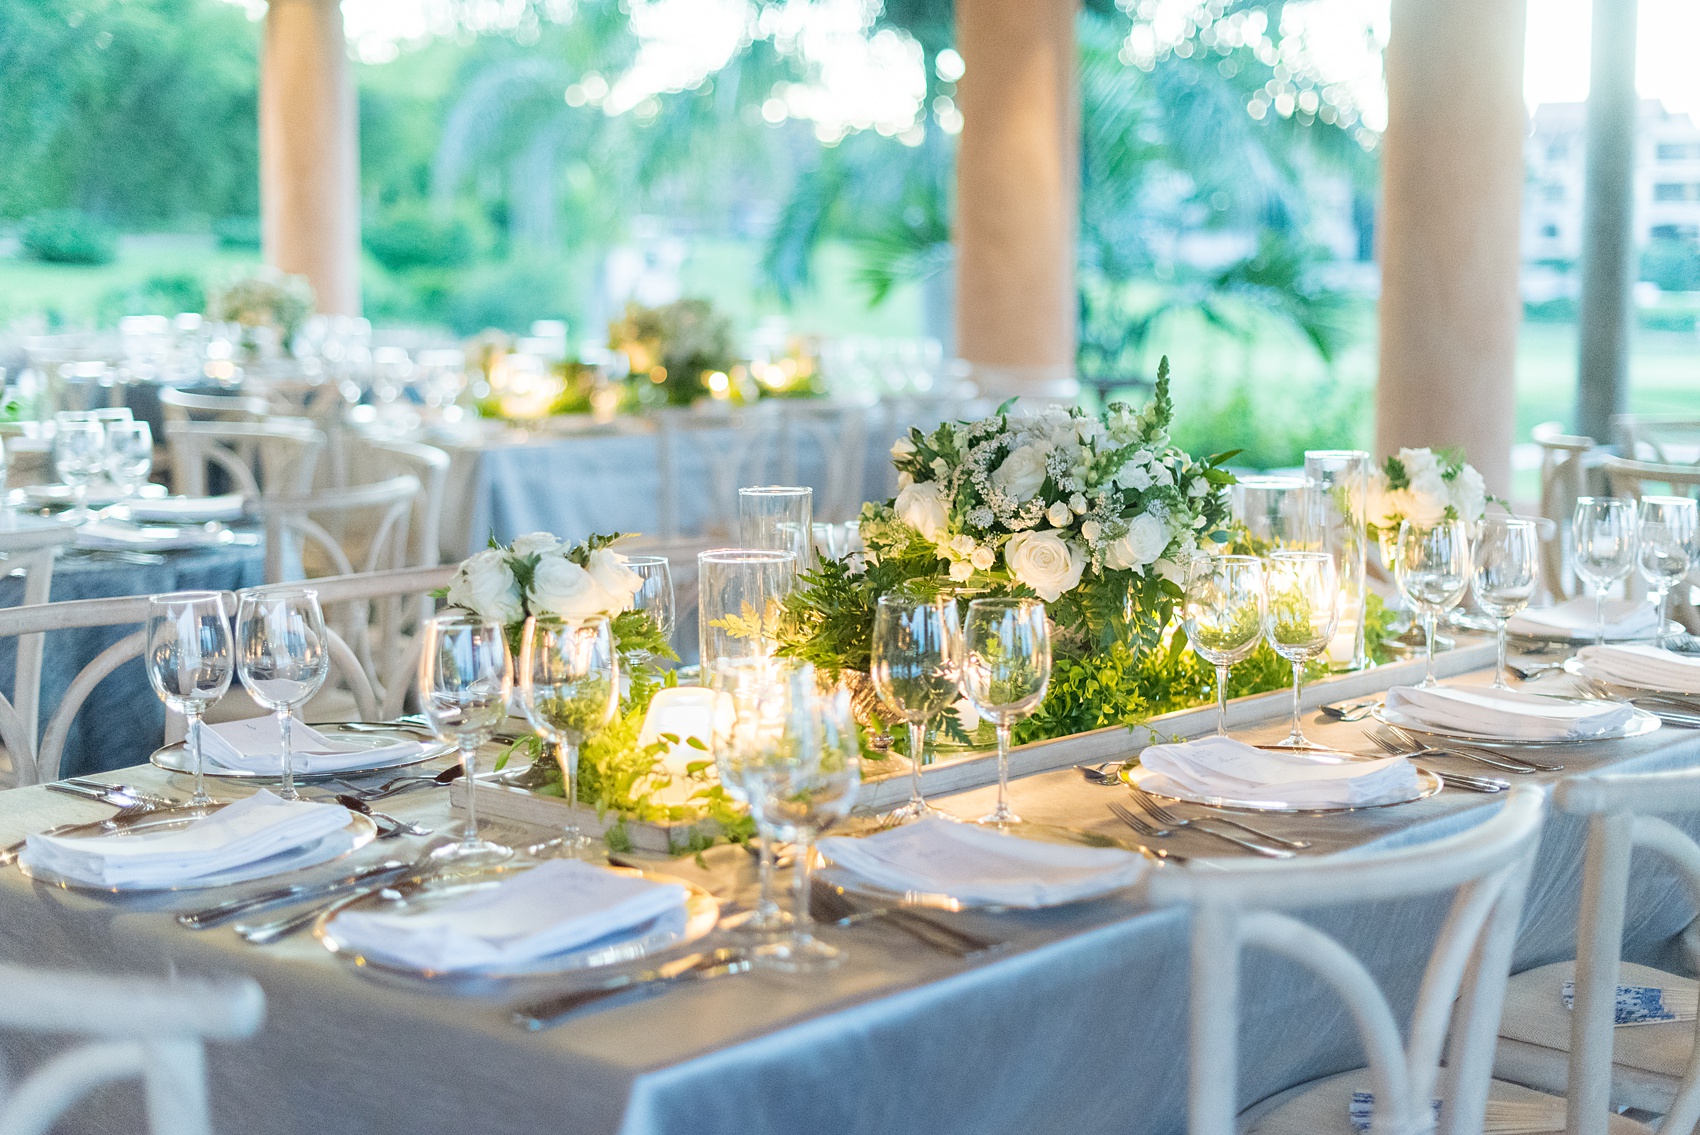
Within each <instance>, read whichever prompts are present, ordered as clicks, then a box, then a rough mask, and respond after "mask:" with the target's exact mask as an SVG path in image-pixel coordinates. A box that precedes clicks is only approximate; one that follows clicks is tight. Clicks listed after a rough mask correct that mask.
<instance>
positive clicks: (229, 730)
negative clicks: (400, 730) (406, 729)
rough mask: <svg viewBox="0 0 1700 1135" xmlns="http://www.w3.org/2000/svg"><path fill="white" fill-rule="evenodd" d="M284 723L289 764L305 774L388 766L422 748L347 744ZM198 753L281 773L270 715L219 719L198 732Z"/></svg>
mask: <svg viewBox="0 0 1700 1135" xmlns="http://www.w3.org/2000/svg"><path fill="white" fill-rule="evenodd" d="M290 721H291V724H290V727H289V753H290V762H289V763H290V767H291V769H292V770H293V771H294V772H296V773H304V774H306V775H308V776H312V775H314V774H317V773H324V772H347V771H348V770H350V769H357V768H373V767H376V766H378V765H387V764H394V763H396V762H398V761H404V760H406V759H407V758H408V757H411V756H415V755H417V754H418V753H420V752H422V751H423V750H424V748H425V744H424V742H421V741H406V740H403V741H396V742H395V743H394V744H390V745H379V746H375V747H374V746H372V745H351V744H347V743H345V742H342V741H333V740H331V739H330V738H329V737H326V736H325V735H324V734H323V733H320V732H319V731H318V730H317V729H314V728H313V727H312V726H310V725H308V724H306V723H305V722H303V721H302V720H301V719H300V718H298V717H296V718H291V719H290ZM201 755H202V756H203V757H205V758H206V759H207V760H209V761H211V762H213V763H214V764H217V765H220V766H222V767H224V768H228V769H235V770H237V771H239V772H249V773H254V774H255V775H257V776H277V775H279V774H281V773H282V772H283V732H282V730H280V729H279V728H278V723H277V718H276V717H275V716H274V715H272V714H267V715H266V716H264V717H247V718H243V719H242V720H240V721H221V722H219V723H218V724H217V725H209V726H207V727H206V728H204V729H202V730H201Z"/></svg>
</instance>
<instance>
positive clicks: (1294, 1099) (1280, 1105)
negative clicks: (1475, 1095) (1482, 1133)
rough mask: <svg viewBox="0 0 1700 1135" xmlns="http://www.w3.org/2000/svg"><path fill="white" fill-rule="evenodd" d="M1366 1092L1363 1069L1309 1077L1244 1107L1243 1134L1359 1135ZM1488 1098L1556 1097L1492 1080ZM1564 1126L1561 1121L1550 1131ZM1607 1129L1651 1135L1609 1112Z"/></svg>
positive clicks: (1366, 1075)
mask: <svg viewBox="0 0 1700 1135" xmlns="http://www.w3.org/2000/svg"><path fill="white" fill-rule="evenodd" d="M1370 1090H1371V1089H1370V1078H1369V1069H1367V1068H1359V1069H1357V1070H1356V1071H1353V1072H1342V1073H1340V1074H1339V1075H1337V1076H1329V1077H1326V1078H1325V1079H1321V1080H1313V1081H1312V1082H1311V1083H1309V1084H1303V1085H1300V1086H1299V1087H1297V1088H1292V1089H1289V1090H1288V1091H1285V1092H1282V1093H1281V1094H1280V1095H1279V1096H1275V1097H1273V1098H1272V1099H1269V1100H1265V1101H1264V1102H1263V1103H1261V1104H1257V1105H1254V1106H1252V1107H1250V1108H1248V1109H1246V1113H1245V1114H1244V1115H1242V1116H1241V1117H1240V1119H1241V1126H1240V1132H1241V1135H1357V1131H1356V1129H1355V1128H1354V1127H1353V1126H1352V1121H1351V1118H1350V1115H1349V1109H1350V1107H1351V1101H1352V1093H1353V1092H1367V1091H1370ZM1488 1098H1489V1099H1490V1100H1498V1101H1502V1102H1511V1103H1517V1102H1529V1101H1535V1100H1540V1099H1550V1098H1555V1097H1549V1096H1545V1095H1543V1093H1541V1092H1537V1091H1534V1090H1533V1089H1531V1088H1525V1087H1522V1086H1521V1085H1518V1084H1508V1083H1506V1082H1504V1081H1502V1080H1495V1081H1494V1082H1493V1084H1492V1086H1491V1088H1490V1089H1489V1091H1488ZM1563 1130H1564V1123H1563V1121H1562V1119H1561V1120H1560V1121H1559V1123H1558V1125H1557V1126H1556V1127H1554V1128H1553V1131H1554V1132H1559V1133H1561V1132H1563ZM1606 1130H1607V1131H1608V1132H1609V1133H1610V1135H1651V1129H1650V1128H1648V1127H1645V1126H1643V1125H1641V1124H1639V1123H1636V1122H1635V1121H1634V1120H1632V1119H1626V1118H1624V1117H1623V1116H1621V1115H1614V1116H1612V1117H1611V1122H1610V1125H1609V1126H1608V1127H1607V1128H1606Z"/></svg>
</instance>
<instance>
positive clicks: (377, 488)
mask: <svg viewBox="0 0 1700 1135" xmlns="http://www.w3.org/2000/svg"><path fill="white" fill-rule="evenodd" d="M419 493H420V488H419V478H417V477H414V476H412V475H410V474H404V475H402V476H400V477H391V478H390V479H389V480H387V481H379V482H377V483H375V484H371V485H356V486H354V487H352V488H347V489H320V490H317V491H315V492H313V493H310V494H305V495H301V496H287V497H265V498H262V499H261V500H260V502H259V506H258V508H259V513H260V517H261V519H262V520H263V521H264V523H265V530H266V582H267V583H283V582H286V581H290V580H295V579H301V578H304V577H306V576H308V575H312V574H315V569H317V570H316V574H318V575H355V574H358V573H360V572H369V571H382V570H387V569H393V568H400V567H405V566H407V559H408V550H409V544H408V521H409V519H410V518H411V516H412V515H413V510H414V506H415V502H416V501H417V499H418V497H419Z"/></svg>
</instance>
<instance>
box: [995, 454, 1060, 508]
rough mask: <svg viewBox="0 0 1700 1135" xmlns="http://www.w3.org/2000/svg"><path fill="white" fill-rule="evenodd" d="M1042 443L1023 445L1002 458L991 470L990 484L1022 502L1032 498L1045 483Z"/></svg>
mask: <svg viewBox="0 0 1700 1135" xmlns="http://www.w3.org/2000/svg"><path fill="white" fill-rule="evenodd" d="M1047 452H1048V451H1047V450H1046V448H1045V447H1044V446H1042V445H1024V446H1022V447H1021V448H1019V449H1017V450H1015V451H1014V452H1013V453H1011V454H1010V455H1009V456H1008V457H1006V458H1004V459H1003V464H1001V465H999V466H998V467H997V468H996V469H995V470H993V471H992V484H994V485H996V486H997V487H998V488H1000V489H1002V490H1003V491H1004V492H1006V493H1008V494H1009V495H1010V496H1012V497H1014V498H1015V499H1016V500H1018V501H1021V502H1023V503H1025V502H1027V501H1030V500H1032V499H1033V497H1034V496H1035V495H1037V494H1038V492H1039V487H1040V486H1041V485H1043V484H1044V483H1045V456H1046V453H1047Z"/></svg>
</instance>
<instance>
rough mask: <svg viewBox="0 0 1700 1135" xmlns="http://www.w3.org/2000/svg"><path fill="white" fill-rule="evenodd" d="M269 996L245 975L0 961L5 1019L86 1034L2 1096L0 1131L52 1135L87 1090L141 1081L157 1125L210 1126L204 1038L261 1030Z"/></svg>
mask: <svg viewBox="0 0 1700 1135" xmlns="http://www.w3.org/2000/svg"><path fill="white" fill-rule="evenodd" d="M265 1009H266V1000H265V994H264V993H263V992H261V990H260V987H259V985H257V984H256V983H255V982H253V981H251V980H248V979H243V980H240V981H226V982H222V983H219V984H211V983H206V982H187V981H173V982H167V981H160V980H157V979H146V978H128V977H106V976H96V975H92V974H83V973H70V972H63V971H51V970H33V969H19V968H16V967H12V966H3V967H0V1028H4V1029H12V1030H18V1031H27V1032H32V1033H54V1034H66V1033H68V1034H71V1035H73V1036H75V1037H79V1038H85V1039H83V1040H82V1043H79V1044H75V1045H73V1046H72V1047H70V1048H67V1049H65V1050H63V1051H61V1052H59V1053H58V1054H57V1055H55V1056H53V1057H51V1058H50V1059H48V1060H47V1061H45V1062H44V1063H43V1064H41V1065H40V1066H39V1067H37V1068H36V1069H34V1070H33V1071H32V1072H31V1073H30V1074H29V1076H27V1077H25V1078H24V1079H23V1080H22V1081H21V1082H19V1083H18V1084H16V1085H13V1086H12V1087H11V1089H10V1090H9V1091H7V1092H5V1094H4V1096H3V1098H0V1135H46V1133H47V1132H49V1131H51V1130H54V1123H55V1121H56V1120H57V1119H58V1117H59V1116H60V1115H61V1114H62V1113H64V1112H65V1111H66V1110H68V1109H69V1108H70V1107H71V1105H72V1104H74V1103H76V1102H77V1101H78V1100H79V1099H81V1098H82V1097H83V1096H85V1095H87V1094H88V1093H90V1092H91V1091H94V1090H95V1089H97V1088H99V1087H101V1086H102V1085H104V1084H108V1083H111V1082H114V1081H117V1080H129V1079H138V1080H141V1081H142V1086H143V1090H144V1092H145V1095H146V1101H147V1108H146V1112H147V1124H148V1126H147V1130H148V1131H149V1132H150V1133H151V1135H212V1125H211V1123H210V1121H209V1118H208V1115H207V1072H206V1048H205V1045H206V1042H207V1041H209V1040H242V1039H244V1038H247V1037H250V1036H253V1035H254V1033H255V1032H257V1031H258V1030H259V1027H260V1023H261V1021H262V1020H263V1019H264V1017H265Z"/></svg>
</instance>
